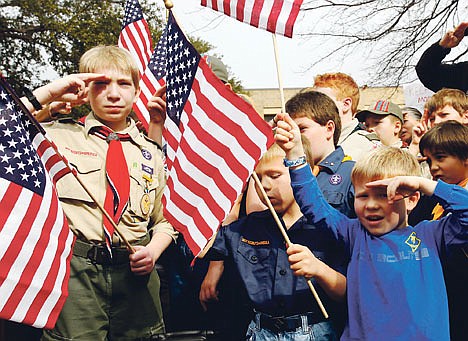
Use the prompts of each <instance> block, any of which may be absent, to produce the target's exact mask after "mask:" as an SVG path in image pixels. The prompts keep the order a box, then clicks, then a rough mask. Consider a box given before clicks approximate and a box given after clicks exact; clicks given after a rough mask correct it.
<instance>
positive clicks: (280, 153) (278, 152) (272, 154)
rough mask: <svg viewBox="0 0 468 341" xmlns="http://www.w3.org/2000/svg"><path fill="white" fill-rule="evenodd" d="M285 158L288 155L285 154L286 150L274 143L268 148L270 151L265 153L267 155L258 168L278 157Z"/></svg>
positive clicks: (264, 155)
mask: <svg viewBox="0 0 468 341" xmlns="http://www.w3.org/2000/svg"><path fill="white" fill-rule="evenodd" d="M285 156H286V153H285V152H284V150H283V149H281V147H280V146H279V145H278V144H276V143H273V144H272V145H271V146H270V148H268V150H267V151H266V152H265V154H263V156H262V158H261V159H260V161H259V162H258V164H257V167H258V166H259V165H261V164H262V163H264V162H269V161H271V160H273V159H276V158H278V157H280V158H282V159H283V158H284V157H285Z"/></svg>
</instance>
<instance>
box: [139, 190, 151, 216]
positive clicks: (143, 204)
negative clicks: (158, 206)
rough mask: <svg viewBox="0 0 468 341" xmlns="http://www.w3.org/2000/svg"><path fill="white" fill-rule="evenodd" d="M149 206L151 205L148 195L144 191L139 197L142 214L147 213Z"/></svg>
mask: <svg viewBox="0 0 468 341" xmlns="http://www.w3.org/2000/svg"><path fill="white" fill-rule="evenodd" d="M150 206H151V202H150V197H149V195H148V193H145V194H143V196H142V197H141V201H140V208H141V212H142V213H143V214H144V215H147V214H148V213H149V211H150Z"/></svg>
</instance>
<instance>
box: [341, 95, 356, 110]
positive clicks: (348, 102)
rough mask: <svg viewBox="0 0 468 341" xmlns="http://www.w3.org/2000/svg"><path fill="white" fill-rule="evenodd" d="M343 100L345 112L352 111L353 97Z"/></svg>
mask: <svg viewBox="0 0 468 341" xmlns="http://www.w3.org/2000/svg"><path fill="white" fill-rule="evenodd" d="M341 102H343V112H348V111H351V107H352V106H353V100H352V99H351V97H345V98H343V100H342V101H341Z"/></svg>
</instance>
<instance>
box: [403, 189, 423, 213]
mask: <svg viewBox="0 0 468 341" xmlns="http://www.w3.org/2000/svg"><path fill="white" fill-rule="evenodd" d="M420 198H421V193H419V192H418V191H416V192H414V193H413V194H411V195H410V196H409V197H407V198H406V199H405V200H406V210H407V211H408V213H409V212H411V211H412V210H413V209H414V208H415V207H416V205H417V204H418V202H419V199H420Z"/></svg>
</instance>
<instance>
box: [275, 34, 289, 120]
mask: <svg viewBox="0 0 468 341" xmlns="http://www.w3.org/2000/svg"><path fill="white" fill-rule="evenodd" d="M271 37H272V38H273V50H274V52H275V62H276V75H277V77H278V87H279V91H280V97H281V112H284V113H285V112H286V104H285V100H284V90H283V79H282V77H281V68H280V62H279V54H278V43H277V42H276V34H274V33H272V34H271Z"/></svg>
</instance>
